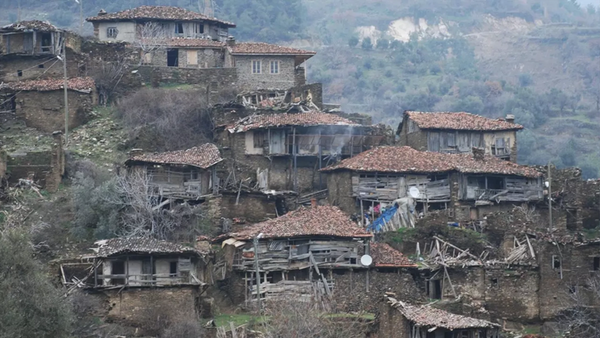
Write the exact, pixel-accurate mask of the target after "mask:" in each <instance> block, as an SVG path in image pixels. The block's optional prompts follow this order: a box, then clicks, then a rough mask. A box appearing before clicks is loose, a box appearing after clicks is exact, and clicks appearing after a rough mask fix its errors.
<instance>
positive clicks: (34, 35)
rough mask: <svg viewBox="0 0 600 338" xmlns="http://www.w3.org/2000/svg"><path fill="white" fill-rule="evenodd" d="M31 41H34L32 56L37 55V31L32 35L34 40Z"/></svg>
mask: <svg viewBox="0 0 600 338" xmlns="http://www.w3.org/2000/svg"><path fill="white" fill-rule="evenodd" d="M31 39H32V41H33V47H32V49H31V54H32V55H35V52H36V48H37V32H36V31H34V32H33V33H32V38H31Z"/></svg>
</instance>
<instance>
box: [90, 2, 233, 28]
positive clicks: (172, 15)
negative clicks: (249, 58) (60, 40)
mask: <svg viewBox="0 0 600 338" xmlns="http://www.w3.org/2000/svg"><path fill="white" fill-rule="evenodd" d="M143 19H146V20H178V21H196V20H208V21H213V22H218V23H221V24H224V25H227V26H229V27H235V24H234V23H233V22H228V21H223V20H219V19H216V18H209V17H208V16H206V15H204V14H200V13H197V12H193V11H189V10H187V9H185V8H181V7H172V6H140V7H136V8H131V9H126V10H124V11H121V12H116V13H106V14H103V15H98V16H93V17H90V18H87V19H86V20H87V21H121V20H143Z"/></svg>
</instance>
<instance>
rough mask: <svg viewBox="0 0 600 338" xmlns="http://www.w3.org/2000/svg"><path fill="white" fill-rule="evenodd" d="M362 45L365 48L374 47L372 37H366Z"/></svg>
mask: <svg viewBox="0 0 600 338" xmlns="http://www.w3.org/2000/svg"><path fill="white" fill-rule="evenodd" d="M360 47H361V48H362V49H364V50H371V49H373V43H372V42H371V38H364V39H363V41H362V44H361V45H360Z"/></svg>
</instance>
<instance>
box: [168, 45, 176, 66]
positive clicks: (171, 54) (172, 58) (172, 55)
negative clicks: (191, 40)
mask: <svg viewBox="0 0 600 338" xmlns="http://www.w3.org/2000/svg"><path fill="white" fill-rule="evenodd" d="M167 66H169V67H179V49H167Z"/></svg>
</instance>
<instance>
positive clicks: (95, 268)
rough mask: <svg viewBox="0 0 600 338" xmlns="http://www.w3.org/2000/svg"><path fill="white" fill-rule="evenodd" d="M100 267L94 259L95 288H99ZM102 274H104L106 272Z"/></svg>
mask: <svg viewBox="0 0 600 338" xmlns="http://www.w3.org/2000/svg"><path fill="white" fill-rule="evenodd" d="M98 266H99V264H98V263H97V261H96V258H94V265H93V267H94V287H98ZM102 274H104V272H103V273H102Z"/></svg>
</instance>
